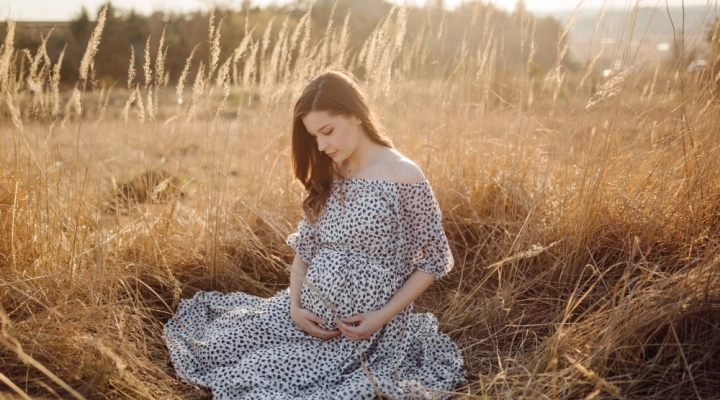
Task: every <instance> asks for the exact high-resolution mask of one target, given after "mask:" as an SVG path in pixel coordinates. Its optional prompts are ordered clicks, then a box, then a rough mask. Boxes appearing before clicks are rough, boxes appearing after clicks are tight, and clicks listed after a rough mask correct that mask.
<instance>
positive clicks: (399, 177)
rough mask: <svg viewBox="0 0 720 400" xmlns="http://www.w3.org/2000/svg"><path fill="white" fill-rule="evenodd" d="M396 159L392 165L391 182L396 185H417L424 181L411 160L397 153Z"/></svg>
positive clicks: (420, 172)
mask: <svg viewBox="0 0 720 400" xmlns="http://www.w3.org/2000/svg"><path fill="white" fill-rule="evenodd" d="M396 154H397V157H396V158H395V160H393V163H392V168H391V170H392V178H393V179H392V180H393V181H394V182H397V183H417V182H421V181H423V180H425V175H424V174H423V172H422V170H420V167H418V166H417V164H415V163H414V162H413V161H412V160H411V159H409V158H407V157H405V156H404V155H402V154H400V153H397V152H396Z"/></svg>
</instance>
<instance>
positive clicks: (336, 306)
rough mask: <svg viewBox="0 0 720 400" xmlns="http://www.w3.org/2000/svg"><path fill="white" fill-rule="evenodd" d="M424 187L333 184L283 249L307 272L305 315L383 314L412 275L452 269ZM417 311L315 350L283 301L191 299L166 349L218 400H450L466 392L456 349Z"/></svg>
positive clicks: (330, 323) (315, 342)
mask: <svg viewBox="0 0 720 400" xmlns="http://www.w3.org/2000/svg"><path fill="white" fill-rule="evenodd" d="M440 220H441V215H440V209H439V207H438V204H437V201H436V199H435V196H434V194H433V191H432V188H431V187H430V184H429V183H428V181H427V180H423V181H421V182H417V183H411V184H405V183H396V182H389V181H378V180H369V179H340V180H337V181H335V183H334V184H333V189H332V195H331V196H330V198H329V199H328V201H327V203H326V206H325V209H324V211H323V213H322V215H321V216H320V218H317V219H316V220H315V222H314V223H310V222H309V221H308V220H307V219H306V218H303V220H302V221H300V224H299V226H298V232H296V233H293V234H292V235H290V236H289V237H288V239H287V243H288V245H290V246H291V247H293V248H294V249H295V250H296V252H297V253H298V254H299V256H300V257H301V258H302V259H303V260H304V261H305V262H306V263H307V264H308V272H307V275H306V279H305V283H304V284H303V287H302V292H301V303H302V306H303V307H304V308H306V309H308V310H310V311H311V312H312V313H314V314H316V315H318V316H320V317H321V318H322V319H323V322H322V324H321V327H323V328H326V329H335V328H336V325H335V320H336V319H343V318H348V317H351V316H353V315H356V314H360V313H363V312H368V311H373V310H377V309H379V308H381V307H382V306H383V305H385V303H386V302H387V301H388V300H389V299H390V298H391V297H392V296H393V294H394V293H395V292H396V291H397V290H398V289H399V288H400V287H401V286H402V285H403V283H404V282H405V280H406V279H407V278H408V277H409V276H410V274H412V273H413V272H414V271H415V270H422V271H425V272H428V273H430V274H432V275H435V276H436V277H441V276H443V275H444V274H446V273H447V272H448V271H449V270H450V269H451V268H452V266H453V258H452V254H451V253H450V248H449V246H448V242H447V239H446V237H445V233H444V232H443V229H442V225H441V221H440ZM437 328H438V322H437V319H436V318H435V316H433V315H432V314H430V313H425V314H417V313H413V312H412V304H411V305H410V306H408V307H406V308H405V309H404V310H403V311H401V312H400V313H399V314H398V315H397V316H396V317H395V318H393V319H392V320H391V321H390V322H389V323H387V324H386V325H385V326H383V327H382V328H380V329H379V330H378V331H376V332H375V333H374V334H373V335H372V336H371V337H369V338H367V339H365V340H360V341H349V340H347V339H346V338H344V337H343V336H339V337H336V338H334V339H331V340H327V341H324V340H321V339H318V338H315V337H313V336H310V335H309V334H307V333H305V332H304V331H303V330H301V329H300V328H298V327H297V326H296V325H295V324H294V323H293V321H292V320H291V319H290V295H289V290H283V291H280V292H277V293H276V294H275V295H274V296H273V297H270V298H261V297H256V296H251V295H248V294H245V293H239V292H238V293H229V294H222V293H218V292H198V293H197V294H195V296H194V297H193V298H192V299H187V300H182V301H181V303H180V306H179V307H178V310H177V312H176V314H175V316H174V317H173V318H172V319H170V321H168V323H167V324H166V325H165V329H164V337H165V341H166V342H167V346H168V349H169V352H170V357H171V360H172V363H173V365H174V367H175V370H176V372H177V374H178V376H179V378H180V379H182V380H183V381H185V382H188V383H192V384H197V385H200V386H203V387H206V388H210V389H211V390H212V393H213V397H214V398H215V399H273V400H277V399H323V400H324V399H353V400H355V399H373V398H375V397H376V396H377V395H378V394H380V395H382V396H385V397H390V398H393V399H414V398H420V399H425V398H432V399H442V398H446V397H448V395H447V392H448V391H451V390H453V388H455V386H456V385H457V384H458V383H462V382H464V381H465V379H464V373H463V360H462V355H461V353H460V350H459V349H458V347H457V345H456V344H455V343H453V341H452V340H451V339H450V338H449V337H448V336H447V335H445V334H444V333H440V332H438V330H437Z"/></svg>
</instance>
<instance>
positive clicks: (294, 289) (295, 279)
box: [290, 254, 308, 308]
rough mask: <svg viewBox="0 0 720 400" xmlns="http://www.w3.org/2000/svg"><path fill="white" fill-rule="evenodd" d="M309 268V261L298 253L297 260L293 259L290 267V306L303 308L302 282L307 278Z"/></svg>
mask: <svg viewBox="0 0 720 400" xmlns="http://www.w3.org/2000/svg"><path fill="white" fill-rule="evenodd" d="M307 270H308V265H307V263H306V262H305V261H303V260H302V258H300V256H299V255H297V254H296V255H295V260H293V264H292V267H291V268H290V307H297V308H302V305H301V302H300V292H301V291H302V284H303V281H304V280H305V274H306V273H307Z"/></svg>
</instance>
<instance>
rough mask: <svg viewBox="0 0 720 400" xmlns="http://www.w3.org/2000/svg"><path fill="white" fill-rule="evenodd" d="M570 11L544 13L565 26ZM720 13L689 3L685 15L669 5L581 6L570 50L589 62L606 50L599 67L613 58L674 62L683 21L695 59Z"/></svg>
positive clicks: (628, 62) (703, 49)
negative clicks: (637, 6) (603, 8)
mask: <svg viewBox="0 0 720 400" xmlns="http://www.w3.org/2000/svg"><path fill="white" fill-rule="evenodd" d="M572 14H573V11H572V10H566V11H558V12H552V13H547V14H542V15H545V16H549V17H552V18H556V19H558V20H560V21H562V23H563V24H565V23H566V22H567V21H569V20H570V18H571V16H572ZM717 16H720V13H719V12H718V10H716V9H715V8H711V7H705V6H689V7H685V10H684V18H683V8H682V7H670V8H669V12H668V10H667V9H666V8H665V7H658V8H651V7H642V8H638V9H633V8H631V7H629V6H628V7H623V8H620V7H618V8H615V9H610V10H605V11H603V10H600V9H585V10H581V11H580V12H579V13H578V15H577V18H576V20H575V25H574V28H573V30H572V34H571V36H572V38H571V49H572V54H573V57H574V59H575V60H576V61H579V62H585V60H587V59H592V58H593V57H595V56H596V55H597V54H598V52H600V51H602V52H603V55H602V56H601V58H600V59H599V60H598V66H599V68H600V69H604V68H612V65H613V63H614V62H615V60H620V62H622V63H623V65H632V64H633V63H635V62H639V63H641V62H642V60H644V59H649V60H657V59H668V60H672V59H673V58H674V56H673V51H674V46H673V43H674V42H675V40H677V42H678V43H680V40H681V36H682V31H683V21H684V28H685V44H686V51H687V52H688V55H689V58H690V61H692V59H694V58H696V57H702V56H704V55H705V54H706V53H707V51H708V49H707V44H706V43H705V35H706V32H707V31H708V30H709V29H710V25H711V23H712V21H714V20H715V18H716V17H717ZM673 24H674V25H675V28H674V29H673ZM673 33H674V34H675V35H673ZM674 36H675V37H674Z"/></svg>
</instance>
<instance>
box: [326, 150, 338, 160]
mask: <svg viewBox="0 0 720 400" xmlns="http://www.w3.org/2000/svg"><path fill="white" fill-rule="evenodd" d="M326 154H327V155H328V157H330V158H333V157H335V154H337V150H335V151H333V152H332V153H326Z"/></svg>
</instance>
